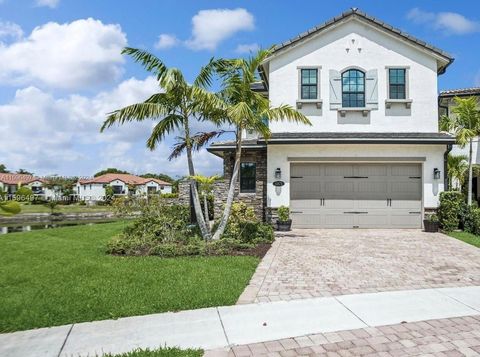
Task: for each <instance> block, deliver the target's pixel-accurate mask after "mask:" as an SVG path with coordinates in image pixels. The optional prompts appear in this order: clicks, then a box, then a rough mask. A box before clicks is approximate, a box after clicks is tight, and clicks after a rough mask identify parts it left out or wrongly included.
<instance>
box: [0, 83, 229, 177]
mask: <svg viewBox="0 0 480 357" xmlns="http://www.w3.org/2000/svg"><path fill="white" fill-rule="evenodd" d="M156 91H158V85H157V82H156V80H155V78H153V77H147V78H146V79H144V80H138V79H136V78H130V79H128V80H125V81H123V82H121V83H120V84H119V85H117V86H116V87H115V88H113V89H112V90H110V91H105V92H102V93H99V94H98V95H96V96H94V97H86V96H81V95H69V96H67V97H65V98H55V97H54V96H52V95H51V94H49V93H46V92H44V91H42V90H40V89H38V88H36V87H27V88H24V89H21V90H17V92H16V94H15V97H14V98H13V100H12V101H11V102H10V103H8V104H4V105H0V133H2V134H1V145H0V158H1V159H0V162H1V163H3V164H5V165H6V166H7V167H8V168H10V169H12V170H15V169H18V168H20V167H23V168H28V169H29V170H31V171H33V172H35V173H36V174H38V175H47V174H53V173H58V174H61V175H62V174H64V175H79V176H89V175H92V174H93V173H94V172H96V171H98V170H99V169H101V168H105V167H112V166H117V167H119V168H122V169H126V170H130V171H132V172H136V173H142V172H146V171H151V172H166V173H168V174H172V175H177V174H178V175H183V174H185V173H186V170H187V165H186V161H185V157H182V158H180V159H178V160H175V161H173V162H169V161H168V160H167V157H168V155H169V153H170V150H171V149H170V145H171V143H172V140H173V138H172V137H173V136H175V134H174V135H172V136H170V137H169V138H168V139H167V142H162V143H160V145H159V147H158V149H157V150H155V151H154V152H151V151H149V150H148V149H146V146H145V142H146V139H147V138H148V136H149V135H150V133H151V130H152V127H153V125H154V124H155V121H145V122H142V123H138V122H135V123H129V124H126V125H123V126H114V127H112V128H109V129H107V130H106V131H105V132H104V133H100V132H99V129H100V127H101V125H102V123H103V121H104V120H105V118H106V114H107V113H109V112H111V111H113V110H115V109H118V108H121V107H123V106H126V105H129V104H132V103H136V102H139V101H142V100H145V99H146V98H148V97H149V96H150V95H151V94H152V93H154V92H156ZM198 129H199V128H195V129H193V130H198ZM197 156H198V158H199V159H198V160H196V161H197V162H198V165H199V167H198V169H199V172H201V173H203V172H205V173H206V174H210V173H217V172H220V171H221V163H220V162H219V160H216V159H215V157H214V156H213V155H211V154H209V153H207V152H206V151H205V152H204V151H202V152H201V153H198V154H197Z"/></svg>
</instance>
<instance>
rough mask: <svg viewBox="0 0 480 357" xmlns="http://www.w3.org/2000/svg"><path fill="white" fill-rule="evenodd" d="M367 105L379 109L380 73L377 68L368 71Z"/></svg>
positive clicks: (366, 78)
mask: <svg viewBox="0 0 480 357" xmlns="http://www.w3.org/2000/svg"><path fill="white" fill-rule="evenodd" d="M365 96H366V98H365V99H366V101H365V106H366V107H367V108H370V109H378V74H377V70H376V69H371V70H370V71H367V74H366V77H365Z"/></svg>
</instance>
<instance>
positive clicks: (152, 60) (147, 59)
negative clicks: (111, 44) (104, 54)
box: [122, 47, 167, 80]
mask: <svg viewBox="0 0 480 357" xmlns="http://www.w3.org/2000/svg"><path fill="white" fill-rule="evenodd" d="M122 54H126V55H129V56H130V57H132V58H133V59H134V61H135V62H139V63H141V64H142V65H143V67H144V68H145V69H146V70H147V71H148V72H152V73H154V74H155V75H156V77H157V80H160V78H161V76H162V75H163V73H164V72H165V71H166V69H167V66H165V64H164V63H163V62H162V61H161V60H160V59H159V58H158V57H156V56H155V55H153V54H151V53H149V52H147V51H144V50H140V49H137V48H132V47H125V48H124V49H123V50H122Z"/></svg>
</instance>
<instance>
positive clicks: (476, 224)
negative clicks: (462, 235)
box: [463, 206, 480, 235]
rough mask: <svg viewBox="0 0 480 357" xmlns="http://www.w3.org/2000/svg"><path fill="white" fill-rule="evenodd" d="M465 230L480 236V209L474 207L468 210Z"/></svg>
mask: <svg viewBox="0 0 480 357" xmlns="http://www.w3.org/2000/svg"><path fill="white" fill-rule="evenodd" d="M463 230H464V231H465V232H469V233H472V234H475V235H480V208H478V207H474V206H470V207H468V208H467V210H466V213H465V218H464V226H463Z"/></svg>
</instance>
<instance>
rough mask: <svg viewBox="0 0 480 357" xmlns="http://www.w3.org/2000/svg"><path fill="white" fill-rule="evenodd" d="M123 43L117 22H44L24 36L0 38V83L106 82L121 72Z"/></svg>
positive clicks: (69, 86) (55, 84)
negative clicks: (8, 40) (2, 40)
mask: <svg viewBox="0 0 480 357" xmlns="http://www.w3.org/2000/svg"><path fill="white" fill-rule="evenodd" d="M126 44H127V39H126V35H125V34H124V33H123V32H122V30H121V28H120V26H119V25H105V24H103V23H102V22H101V21H99V20H94V19H91V18H89V19H81V20H76V21H73V22H71V23H66V24H58V23H56V22H49V23H47V24H45V25H42V26H40V27H37V28H35V29H34V30H33V31H32V33H31V34H30V35H29V36H28V37H27V38H23V39H21V40H19V41H17V42H14V43H12V44H9V45H6V44H2V43H0V63H2V66H0V83H2V82H3V83H10V84H16V85H20V84H36V85H39V84H40V85H41V84H45V85H47V86H50V87H55V88H66V89H75V88H91V87H92V86H96V85H104V84H108V83H111V82H113V81H115V80H117V79H118V78H120V76H121V74H122V73H123V63H124V59H123V57H122V55H121V53H120V52H121V49H122V48H123V47H124V46H125V45H126Z"/></svg>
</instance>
